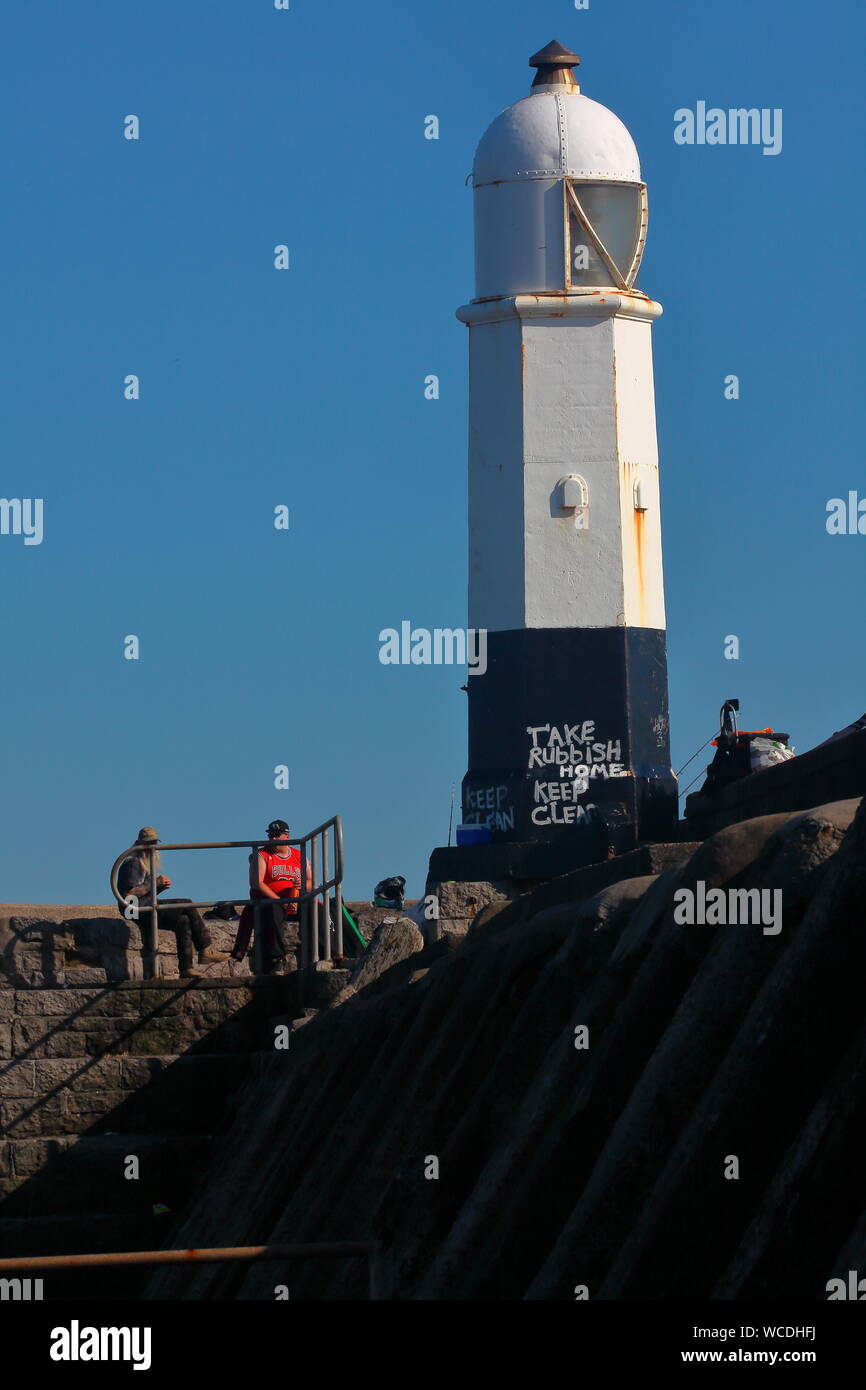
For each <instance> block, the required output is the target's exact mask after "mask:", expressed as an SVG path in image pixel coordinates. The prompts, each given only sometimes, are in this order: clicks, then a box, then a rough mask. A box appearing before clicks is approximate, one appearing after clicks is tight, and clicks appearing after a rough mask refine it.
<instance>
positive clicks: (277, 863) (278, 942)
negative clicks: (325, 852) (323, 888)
mask: <svg viewBox="0 0 866 1390" xmlns="http://www.w3.org/2000/svg"><path fill="white" fill-rule="evenodd" d="M267 833H268V839H269V840H271V841H273V842H274V843H273V844H271V845H268V846H267V847H264V848H262V849H260V850H258V851H255V850H254V851H253V853H252V854H251V855H250V897H251V898H256V899H263V900H269V901H270V903H271V904H272V906H271V907H260V908H254V907H253V905H252V904H251V903H247V905H246V907H245V908H244V910H243V912H242V913H241V920H240V922H239V923H238V931H237V936H236V937H235V944H234V946H233V947H232V953H231V955H232V960H237V961H242V960H243V958H244V956H245V955H246V953H247V948H248V947H249V944H250V937H251V936H252V931H253V926H254V925H255V921H256V920H258V922H259V924H260V929H261V932H262V941H263V945H264V957H265V962H264V966H265V973H266V974H273V973H274V972H275V971H276V970H277V968H278V967H279V965H280V964H281V962H282V961H283V960H284V959H285V957H286V955H287V954H288V951H287V946H290V947H291V949H292V951H295V950H296V948H297V946H298V942H299V937H298V931H297V923H298V904H297V898H298V897H299V896H300V891H301V851H300V850H299V849H298V848H297V846H291V845H289V844H287V843H285V842H287V841H288V839H289V827H288V825H287V824H286V822H285V821H284V820H272V821H271V823H270V825H269V826H268V831H267ZM312 886H313V871H312V868H311V867H310V862H309V860H308V861H307V891H308V892H309V890H310V889H311V888H312ZM284 922H287V923H288V924H289V931H288V933H287V934H286V935H287V937H293V938H294V939H293V940H292V939H286V940H284V939H282V938H283V932H282V927H283V923H284ZM292 928H294V930H293V931H292Z"/></svg>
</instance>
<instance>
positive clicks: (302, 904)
mask: <svg viewBox="0 0 866 1390" xmlns="http://www.w3.org/2000/svg"><path fill="white" fill-rule="evenodd" d="M329 830H333V833H334V872H333V874H332V875H331V876H330V877H328V876H327V875H328V863H329V860H328V832H329ZM320 836H321V839H322V872H323V877H322V881H321V882H317V881H316V880H317V876H318V865H319V855H318V849H319V845H318V840H319V837H320ZM263 845H274V846H279V847H281V848H284V849H285V848H286V847H287V846H297V847H298V848H299V849H300V852H301V888H300V891H299V893H298V896H297V897H296V898H293V899H291V901H292V902H293V903H295V904H297V907H298V918H299V923H300V933H301V965H302V966H303V965H311V964H312V965H315V964H317V963H318V962H319V959H320V943H319V937H320V936H321V938H322V943H321V945H322V955H323V958H324V960H325V961H330V960H331V958H332V957H331V930H330V928H331V920H330V899H329V896H328V894H329V891H330V890H331V889H333V890H334V897H333V901H334V909H335V911H334V946H335V949H334V955H335V956H336V957H337V958H338V959H341V958H342V956H343V910H342V909H343V893H342V882H343V823H342V821H341V819H340V817H339V816H331V818H330V820H326V821H323V822H322V824H321V825H317V826H316V828H315V830H310V831H309V832H308V833H307V834H306V835H301V836H300V837H299V838H298V839H293V840H268V839H265V840H210V841H201V842H195V843H193V842H190V843H188V844H162V843H157V844H155V845H143V844H140V843H139V842H138V841H136V843H135V844H133V845H130V846H129V848H128V849H125V850H124V851H123V852H122V854H119V855H118V856H117V858H116V859H115V861H114V863H113V864H112V866H111V873H110V875H109V885H110V887H111V892H112V895H113V897H114V899H115V901H116V902H117V904H118V906H119V907H121V908H126V907H127V906H128V905H129V904H128V902H127V899H126V898H125V897H123V895H122V894H121V893H120V891H119V889H118V887H117V876H118V874H119V872H120V866H121V864H122V863H123V861H124V859H128V858H129V857H130V855H133V854H142V853H146V854H149V856H150V897H151V900H152V901H151V902H150V903H143V904H141V905H140V906H137V911H136V915H135V919H134V920H136V921H137V920H138V918H139V917H140V916H141V915H142V913H145V912H149V913H150V931H149V937H150V943H149V946H148V947H147V948H145V947H144V945H143V944H142V956H143V958H144V962H145V979H154V978H156V961H157V956H158V954H159V936H158V932H159V893H158V890H157V878H158V874H157V872H156V863H155V856H156V853H157V852H159V853H160V854H161V853H162V852H163V851H168V850H182V849H250V850H253V849H261V848H262V846H263ZM308 845H309V846H310V848H311V850H312V855H311V856H310V855H309V854H308V853H307V846H308ZM308 864H310V865H311V871H312V877H313V887H312V888H307V887H306V882H307V865H308ZM320 895H324V901H323V902H321V903H320V902H319V896H320ZM220 901H225V899H219V898H216V899H214V900H213V901H209V902H184V903H183V904H180V903H172V902H171V900H170V899H167V900H166V901H165V906H166V907H167V908H172V907H180V906H181V905H182V906H183V907H185V908H186V907H192V908H211V907H216V906H217V904H218V903H219V902H220ZM231 901H232V903H234V904H235V905H236V906H240V907H246V906H248V905H251V906H252V907H253V908H254V917H255V927H256V938H255V939H256V946H255V950H256V952H258V949H259V941H260V933H259V931H258V926H259V921H260V915H261V914H260V909H261V907H262V904H263V903H268V902H269V901H270V899H267V898H232V900H231ZM319 906H321V908H322V914H321V921H319V920H318V918H319V914H318V911H317V908H318V907H319ZM125 916H126V913H125V912H124V917H125ZM127 920H129V919H127Z"/></svg>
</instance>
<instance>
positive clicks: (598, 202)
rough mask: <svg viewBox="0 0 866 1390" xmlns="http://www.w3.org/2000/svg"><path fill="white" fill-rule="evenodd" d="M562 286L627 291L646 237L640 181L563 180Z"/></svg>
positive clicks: (645, 201) (645, 217)
mask: <svg viewBox="0 0 866 1390" xmlns="http://www.w3.org/2000/svg"><path fill="white" fill-rule="evenodd" d="M563 193H564V199H565V209H564V211H565V225H566V237H565V248H566V267H565V273H566V286H567V287H568V288H571V287H572V286H573V287H575V288H578V289H579V288H584V287H588V286H593V287H594V286H608V285H615V286H616V287H617V288H618V289H623V290H624V289H632V288H633V286H634V284H635V281H636V280H637V273H638V268H639V266H640V261H641V256H642V255H643V248H644V243H645V241H646V224H647V198H646V184H635V183H614V182H607V183H590V182H583V181H581V180H578V179H564V180H563Z"/></svg>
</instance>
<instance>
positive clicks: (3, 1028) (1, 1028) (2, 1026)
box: [0, 1022, 12, 1061]
mask: <svg viewBox="0 0 866 1390" xmlns="http://www.w3.org/2000/svg"><path fill="white" fill-rule="evenodd" d="M11 1056H12V1024H11V1022H10V1023H0V1061H3V1060H5V1059H7V1058H9V1057H11Z"/></svg>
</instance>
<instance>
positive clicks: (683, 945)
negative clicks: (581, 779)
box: [148, 801, 866, 1300]
mask: <svg viewBox="0 0 866 1390" xmlns="http://www.w3.org/2000/svg"><path fill="white" fill-rule="evenodd" d="M857 806H858V803H857V802H856V801H851V802H844V803H837V804H835V805H833V806H828V807H821V808H818V809H817V810H814V811H811V812H806V813H798V814H793V815H791V814H782V815H774V816H767V817H763V818H761V819H759V820H755V821H751V822H747V823H744V824H741V825H736V826H731V827H729V828H727V829H725V830H722V831H720V832H719V833H718V834H717V835H715V836H713V838H712V839H711V840H708V841H707V842H706V843H705V844H703V845H702V846H701V847H700V848H698V849H697V850H696V851H695V852H694V853H693V854H692V855H691V857H690V858H689V859H688V860H687V862H686V863H685V864H683V865H681V866H680V867H678V868H674V869H671V870H669V871H667V872H666V873H663V874H660V875H657V876H656V875H653V876H649V877H646V878H643V879H631V880H629V881H628V882H627V883H622V884H615V885H613V886H611V887H609V888H607V889H605V890H603V891H602V892H601V893H598V894H596V895H595V897H593V898H590V899H583V900H574V899H573V898H571V897H570V896H569V892H568V885H567V884H566V885H565V886H564V888H563V896H562V900H561V901H559V902H556V901H551V885H549V884H548V885H547V886H546V887H545V889H544V897H543V903H542V901H541V900H539V901H537V902H536V901H534V895H532V894H530V895H527V896H525V897H523V898H520V899H518V900H517V901H516V902H514V903H508V904H505V903H499V904H492V905H490V906H489V907H487V908H485V909H484V910H483V912H482V913H481V914H479V917H478V918H477V919H476V921H475V923H474V925H473V927H472V929H471V930H470V932H469V934H468V936H467V937H466V939H465V940H464V941H463V942H462V943H461V942H459V941H457V942H454V941H452V942H448V943H438V946H437V947H432V948H427V950H425V951H422V952H420V953H419V954H418V955H416V956H415V958H414V963H415V965H416V969H415V970H413V972H412V974H411V976H409V977H408V979H407V978H406V976H405V973H404V974H403V975H401V977H400V980H401V982H400V983H399V984H396V985H395V987H394V988H393V989H391V990H390V991H389V992H388V991H386V992H380V993H378V994H377V995H375V997H372V998H365V996H364V994H363V993H361V994H359V995H358V996H357V997H355V998H353V999H350V1000H348V1002H347V1003H345V1004H344V1005H342V1006H341V1007H338V1008H336V1009H333V1010H331V1011H329V1012H327V1013H325V1014H322V1015H321V1016H319V1017H318V1018H316V1019H314V1020H312V1021H311V1022H310V1023H309V1024H308V1025H307V1026H305V1027H304V1028H303V1029H302V1030H301V1031H300V1032H299V1033H298V1034H296V1035H294V1036H293V1038H292V1042H291V1047H290V1049H289V1051H288V1052H287V1053H284V1054H282V1055H281V1056H280V1055H277V1054H275V1055H274V1056H273V1057H270V1058H267V1059H263V1061H262V1070H261V1073H260V1075H259V1078H258V1080H257V1082H256V1084H255V1085H254V1086H252V1087H251V1088H250V1090H249V1093H248V1095H247V1097H246V1101H245V1104H244V1106H243V1108H242V1110H241V1111H240V1113H239V1115H238V1119H237V1122H236V1125H235V1127H234V1128H233V1130H232V1131H231V1132H230V1133H229V1134H228V1135H227V1136H226V1139H225V1142H224V1143H223V1144H222V1145H221V1146H220V1148H219V1149H218V1150H217V1152H216V1153H215V1156H214V1161H213V1163H212V1165H211V1168H210V1170H209V1172H208V1173H207V1175H206V1177H205V1180H204V1182H203V1184H202V1188H201V1192H200V1196H199V1198H198V1200H197V1201H195V1202H194V1203H193V1205H192V1206H191V1207H190V1208H189V1210H188V1212H187V1214H186V1216H185V1219H184V1220H183V1221H182V1223H181V1226H180V1229H179V1230H178V1232H177V1235H176V1242H175V1243H176V1244H178V1245H197V1246H203V1245H230V1244H234V1243H237V1244H247V1243H257V1242H260V1241H275V1242H278V1241H304V1240H309V1241H320V1240H336V1239H363V1238H368V1237H372V1238H375V1239H378V1240H380V1241H381V1242H382V1244H383V1248H384V1271H383V1272H384V1287H383V1293H384V1295H385V1296H386V1297H392V1298H425V1299H453V1298H457V1299H483V1298H494V1299H497V1298H504V1299H515V1298H516V1299H521V1298H532V1299H536V1298H544V1299H551V1298H553V1299H568V1300H572V1299H574V1297H575V1289H576V1288H577V1287H578V1286H585V1287H586V1289H587V1292H588V1296H589V1297H590V1298H602V1299H622V1298H638V1299H654V1298H684V1297H697V1298H711V1297H735V1298H740V1297H746V1298H751V1297H755V1298H767V1299H772V1298H781V1297H799V1298H804V1299H823V1298H825V1297H826V1293H825V1285H826V1281H827V1280H828V1279H829V1278H831V1277H834V1276H835V1275H837V1274H842V1275H844V1273H845V1270H847V1268H849V1267H850V1268H857V1267H858V1262H859V1267H861V1268H862V1265H863V1259H864V1256H866V1250H864V1248H863V1246H864V1223H863V1218H862V1208H863V1202H862V1193H860V1191H859V1178H858V1176H857V1175H858V1173H859V1171H861V1168H860V1164H859V1163H858V1162H857V1159H858V1157H862V1156H863V1154H862V1149H863V1148H864V1139H863V1130H864V1126H863V1123H862V1119H863V1105H862V1098H863V1086H864V1078H866V1069H864V1060H863V1021H862V987H861V982H862V978H863V970H864V965H866V932H864V930H863V927H864V921H863V917H864V901H866V811H864V810H863V809H860V811H859V813H858V814H856V818H855V812H856V811H857ZM699 882H703V883H705V884H706V885H708V886H721V887H726V888H730V887H738V886H747V887H757V888H767V889H770V890H775V889H777V888H778V889H781V891H782V893H783V904H784V917H783V928H782V931H781V932H780V933H779V934H778V935H770V934H765V933H764V932H763V931H762V929H761V927H760V926H759V925H751V924H750V925H743V926H718V927H713V926H683V925H679V924H678V923H677V922H676V921H675V919H674V899H673V893H674V891H675V890H676V889H677V888H682V887H687V888H695V887H696V885H697V884H698V883H699ZM443 947H445V949H442V948H443ZM437 951H438V952H439V954H438V958H437ZM378 983H379V985H380V987H381V984H382V981H381V979H380V981H379V982H378ZM579 1025H584V1026H585V1027H586V1028H587V1029H588V1030H589V1032H588V1041H589V1046H588V1047H587V1048H583V1049H580V1048H577V1047H575V1029H576V1028H577V1027H578V1026H579ZM731 1157H735V1158H736V1159H737V1160H738V1163H739V1177H738V1178H736V1179H731V1178H730V1177H726V1176H725V1170H726V1165H728V1164H729V1161H730V1159H731ZM433 1158H435V1159H436V1160H438V1177H427V1176H425V1171H426V1172H430V1171H431V1160H432V1159H433ZM846 1261H847V1263H845V1262H846ZM843 1263H844V1264H845V1269H844V1270H843V1269H842V1268H841V1265H842V1264H843ZM277 1284H287V1285H288V1286H289V1289H290V1292H291V1296H292V1297H293V1298H340V1297H359V1298H363V1297H365V1296H366V1279H365V1271H364V1269H363V1267H362V1263H361V1262H360V1261H357V1262H348V1261H347V1262H345V1263H343V1264H341V1265H338V1266H334V1265H329V1264H324V1263H318V1262H315V1261H304V1262H296V1263H294V1264H293V1265H292V1266H291V1267H290V1268H289V1267H284V1266H278V1265H269V1264H265V1265H256V1266H252V1267H250V1268H248V1269H246V1270H245V1269H242V1268H239V1267H237V1266H231V1267H228V1266H224V1267H207V1268H202V1269H201V1270H199V1271H198V1272H195V1271H189V1270H178V1271H171V1272H162V1273H159V1274H156V1275H154V1276H153V1278H152V1279H151V1281H150V1284H149V1286H148V1292H149V1296H151V1297H161V1298H164V1297H192V1298H201V1297H227V1298H252V1299H271V1298H273V1297H274V1288H275V1285H277Z"/></svg>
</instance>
